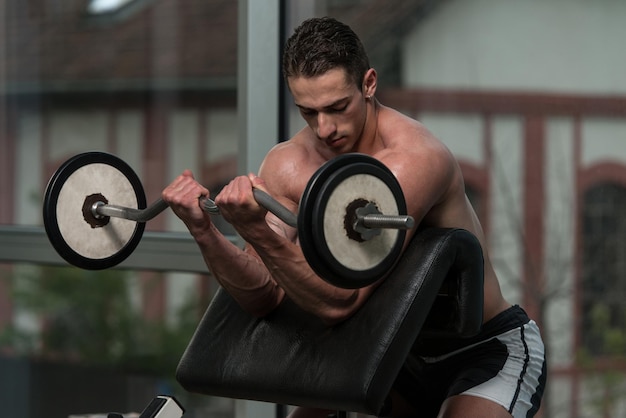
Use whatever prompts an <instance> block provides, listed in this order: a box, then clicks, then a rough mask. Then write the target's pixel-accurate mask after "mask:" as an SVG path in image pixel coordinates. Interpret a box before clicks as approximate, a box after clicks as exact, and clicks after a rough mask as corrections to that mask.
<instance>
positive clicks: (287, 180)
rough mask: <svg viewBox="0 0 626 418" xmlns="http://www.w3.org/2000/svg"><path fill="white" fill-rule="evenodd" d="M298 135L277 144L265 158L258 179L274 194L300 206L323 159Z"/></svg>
mask: <svg viewBox="0 0 626 418" xmlns="http://www.w3.org/2000/svg"><path fill="white" fill-rule="evenodd" d="M308 143H309V142H308V141H304V140H302V138H300V137H299V136H298V135H296V136H295V137H294V138H292V139H290V140H289V141H286V142H281V143H279V144H277V145H275V146H274V147H273V148H272V149H271V150H270V151H269V152H268V153H267V155H266V156H265V158H264V160H263V163H262V164H261V167H260V169H259V177H261V178H262V179H263V180H264V181H265V182H266V184H267V186H268V189H269V190H270V192H271V193H273V194H275V195H277V196H284V197H285V198H287V199H289V200H291V201H292V202H295V203H298V202H299V200H300V196H301V195H302V192H303V191H304V188H305V187H306V183H307V182H308V180H309V178H310V177H311V176H312V175H313V173H314V172H315V170H317V168H319V166H320V165H321V164H322V163H323V160H322V157H321V156H320V155H319V154H318V153H317V152H316V151H315V150H314V149H312V148H311V147H310V146H309V145H308Z"/></svg>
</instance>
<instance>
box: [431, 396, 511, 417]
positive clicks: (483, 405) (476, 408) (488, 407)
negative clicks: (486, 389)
mask: <svg viewBox="0 0 626 418" xmlns="http://www.w3.org/2000/svg"><path fill="white" fill-rule="evenodd" d="M437 418H511V414H509V413H508V411H507V410H506V409H504V407H503V406H502V405H500V404H497V403H495V402H492V401H490V400H488V399H484V398H479V397H476V396H466V395H456V396H452V397H450V398H448V399H446V400H445V402H444V403H443V405H442V406H441V411H440V412H439V415H438V416H437Z"/></svg>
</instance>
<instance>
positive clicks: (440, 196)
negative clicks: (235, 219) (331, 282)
mask: <svg viewBox="0 0 626 418" xmlns="http://www.w3.org/2000/svg"><path fill="white" fill-rule="evenodd" d="M377 106H378V109H377V110H378V111H377V113H376V117H377V132H376V136H375V141H372V143H369V144H365V146H364V147H363V148H359V149H355V150H353V151H355V152H364V153H366V154H370V155H373V156H374V157H376V158H378V159H379V160H381V161H382V162H383V163H385V164H386V165H387V166H388V167H389V168H390V169H391V170H392V171H393V172H394V174H395V175H396V177H397V178H398V180H399V182H400V184H401V186H402V188H403V190H404V191H405V197H406V200H407V206H408V212H409V215H411V216H413V217H414V218H415V220H416V221H419V224H420V225H421V226H433V227H442V228H463V229H466V230H468V231H470V232H472V233H473V234H474V235H476V237H477V238H478V240H479V241H480V243H481V245H482V247H483V250H484V257H485V266H484V267H485V268H484V271H485V277H484V286H485V287H484V310H483V317H484V321H487V320H489V319H491V318H492V317H494V316H495V315H497V314H498V313H500V312H502V311H503V310H505V309H506V308H508V307H509V306H510V304H509V303H508V302H506V301H505V300H504V298H503V297H502V293H501V290H500V286H499V283H498V279H497V277H496V274H495V272H494V269H493V266H492V264H491V260H490V258H489V256H488V253H487V251H486V248H487V246H486V240H485V237H484V233H483V230H482V228H481V226H480V223H479V221H478V218H477V216H476V214H475V212H474V210H473V208H472V206H471V205H470V203H469V201H468V200H467V198H466V195H465V191H464V184H463V177H462V174H461V170H460V168H459V167H458V165H457V163H456V160H455V159H454V157H453V156H452V154H451V153H450V152H449V151H448V150H447V148H445V146H444V145H443V144H442V143H441V142H440V141H438V140H437V139H436V138H434V137H433V136H432V135H431V134H430V133H429V132H428V131H427V130H426V129H425V128H424V127H423V126H422V125H421V124H420V123H419V122H417V121H415V120H413V119H410V118H408V117H406V116H404V115H402V114H400V113H399V112H396V111H394V110H392V109H390V108H386V107H383V106H381V105H379V104H377ZM333 156H334V155H333V154H332V153H330V152H328V150H327V149H325V148H323V147H322V145H321V143H320V141H319V140H318V139H317V137H316V136H315V135H314V133H313V132H312V131H311V130H310V129H309V128H308V127H305V128H304V129H303V130H301V131H300V132H299V133H298V134H296V136H294V138H292V139H291V140H289V141H287V142H284V143H281V144H279V145H277V146H276V147H275V148H274V149H273V150H272V151H271V152H270V153H269V154H268V158H266V162H265V163H264V166H265V167H262V168H261V171H260V175H261V177H262V178H264V179H265V180H266V183H267V186H268V188H269V189H270V192H271V193H272V194H274V195H275V196H283V198H281V199H280V200H281V202H282V203H283V204H285V205H286V206H288V207H290V209H292V210H294V211H297V207H298V203H299V200H300V196H301V195H302V193H303V192H304V189H305V187H306V185H307V183H308V180H309V178H310V177H311V176H312V175H313V174H314V173H315V171H316V170H317V169H318V168H319V167H320V166H321V165H322V164H324V162H326V161H328V160H329V159H331V158H332V157H333ZM270 167H271V169H270ZM450 167H451V168H450ZM264 168H265V169H264ZM435 172H436V173H438V174H436V175H435V176H432V174H433V173H435ZM434 177H437V178H439V179H440V181H439V184H430V183H429V182H427V181H424V180H425V179H426V178H428V179H432V178H434ZM407 192H408V193H407ZM423 196H433V198H432V200H431V201H427V202H424V199H423V198H422V197H423ZM289 233H291V234H292V239H293V240H294V241H295V240H296V239H297V237H296V236H295V231H290V232H289ZM407 237H409V238H410V235H407ZM407 241H408V240H407Z"/></svg>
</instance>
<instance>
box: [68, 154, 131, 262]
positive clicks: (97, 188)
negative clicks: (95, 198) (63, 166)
mask: <svg viewBox="0 0 626 418" xmlns="http://www.w3.org/2000/svg"><path fill="white" fill-rule="evenodd" d="M96 193H99V194H101V195H102V196H104V197H105V198H106V199H107V200H108V202H109V203H110V204H114V205H116V206H124V207H129V208H137V207H138V202H137V196H136V194H135V190H134V189H133V186H132V184H131V183H130V181H129V180H128V178H127V177H126V176H125V175H124V174H123V173H122V172H120V171H119V170H118V169H117V168H115V167H113V166H111V165H108V164H102V163H92V164H87V165H84V166H82V167H80V168H78V169H77V170H76V171H74V172H73V173H72V174H70V175H69V176H68V178H67V180H66V181H65V182H64V183H63V186H62V187H61V190H60V191H59V196H58V199H57V206H56V218H57V223H58V227H59V231H60V233H61V236H62V237H63V240H64V241H65V242H66V244H67V245H68V246H69V247H70V248H71V249H72V250H73V251H75V252H76V253H77V254H79V255H81V256H83V257H85V258H89V259H103V258H108V257H111V256H113V255H115V254H116V253H118V252H119V251H120V250H122V249H123V248H124V246H126V244H127V243H128V242H129V241H130V240H131V238H132V237H133V234H134V232H135V228H136V226H137V223H136V222H134V221H129V220H127V219H122V218H113V217H112V218H110V220H109V222H108V224H107V225H104V226H102V227H97V228H93V227H92V226H91V225H90V224H89V223H87V221H85V219H84V217H83V212H82V210H83V204H84V202H85V198H86V197H87V196H89V195H92V194H96Z"/></svg>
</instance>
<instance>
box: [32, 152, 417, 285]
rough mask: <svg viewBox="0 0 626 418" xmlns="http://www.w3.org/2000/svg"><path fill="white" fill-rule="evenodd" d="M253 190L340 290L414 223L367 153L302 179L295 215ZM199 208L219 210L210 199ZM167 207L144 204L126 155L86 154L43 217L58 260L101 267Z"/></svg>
mask: <svg viewBox="0 0 626 418" xmlns="http://www.w3.org/2000/svg"><path fill="white" fill-rule="evenodd" d="M253 193H254V198H255V200H256V201H257V203H259V204H260V205H261V206H263V207H264V208H265V209H267V210H268V211H269V212H271V213H273V214H274V215H276V216H277V217H278V218H279V219H281V220H282V221H283V222H285V223H286V224H287V225H289V226H291V227H294V228H297V231H298V238H299V241H300V245H301V247H302V251H303V253H304V256H305V258H306V259H307V262H308V263H309V265H310V266H311V268H312V269H313V270H314V271H315V272H316V273H317V274H318V275H319V276H320V277H322V278H323V279H324V280H326V281H328V282H329V283H331V284H334V285H336V286H339V287H345V288H357V287H363V286H367V285H369V284H371V283H373V282H375V281H377V280H378V279H380V278H381V277H382V276H383V275H384V274H385V273H387V272H388V271H389V270H390V269H391V268H392V267H393V265H394V264H395V262H396V260H397V259H398V257H399V255H400V253H401V250H402V246H403V243H404V237H405V235H406V230H407V229H410V228H413V227H414V220H413V218H412V217H410V216H408V215H405V213H406V202H405V200H404V195H403V193H402V189H401V188H400V185H399V183H398V182H397V180H396V178H395V176H394V175H393V173H391V171H390V170H389V169H388V168H387V167H386V166H385V165H384V164H382V163H381V162H380V161H378V160H376V159H375V158H373V157H370V156H367V155H364V154H345V155H341V156H338V157H336V158H334V159H332V160H330V161H328V162H327V163H325V164H324V165H323V166H321V167H320V168H319V169H318V170H317V171H316V172H315V173H314V175H313V176H312V177H311V179H310V180H309V182H308V183H307V187H306V188H305V190H304V193H303V194H302V196H301V200H300V206H299V211H298V214H297V215H296V214H294V213H293V212H291V211H290V210H289V209H287V208H286V207H285V206H283V205H282V204H281V203H279V202H278V201H277V200H275V199H274V198H273V197H271V196H270V195H269V194H267V193H265V192H263V191H262V190H259V189H253ZM110 202H115V203H110ZM199 205H200V207H202V209H203V210H204V211H206V212H207V213H211V214H219V207H218V206H217V205H216V204H215V203H214V202H213V201H212V200H211V199H209V198H207V197H203V198H201V199H200V201H199ZM167 208H168V205H167V203H166V202H165V201H163V200H162V199H158V200H157V201H156V202H154V203H153V204H152V205H150V206H148V207H146V198H145V193H144V191H143V187H142V186H141V182H140V180H139V178H138V177H137V175H136V174H135V172H134V171H133V170H132V168H130V166H128V165H127V164H126V163H125V162H124V161H123V160H121V159H119V158H118V157H116V156H114V155H111V154H107V153H102V152H87V153H83V154H79V155H76V156H74V157H72V158H70V159H69V160H67V161H66V162H65V163H64V164H62V165H61V167H60V168H59V169H58V170H57V171H56V172H55V173H54V175H53V176H52V177H51V179H50V181H49V182H48V186H47V187H46V192H45V196H44V205H43V219H44V226H45V229H46V233H47V235H48V238H49V240H50V242H51V244H52V245H53V247H54V248H55V250H56V251H57V252H58V253H59V255H61V257H63V258H64V259H65V260H66V261H67V262H69V263H70V264H73V265H75V266H77V267H81V268H84V269H89V270H100V269H106V268H110V267H113V266H115V265H117V264H119V263H120V262H122V261H123V260H125V259H126V258H127V257H128V256H129V255H130V254H131V253H132V252H133V251H134V249H135V248H136V246H137V244H138V243H139V241H140V239H141V236H142V234H143V231H144V228H145V223H146V222H147V221H149V220H150V219H152V218H154V217H155V216H157V215H158V214H160V213H161V212H163V211H164V210H165V209H167ZM129 221H131V222H129Z"/></svg>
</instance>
